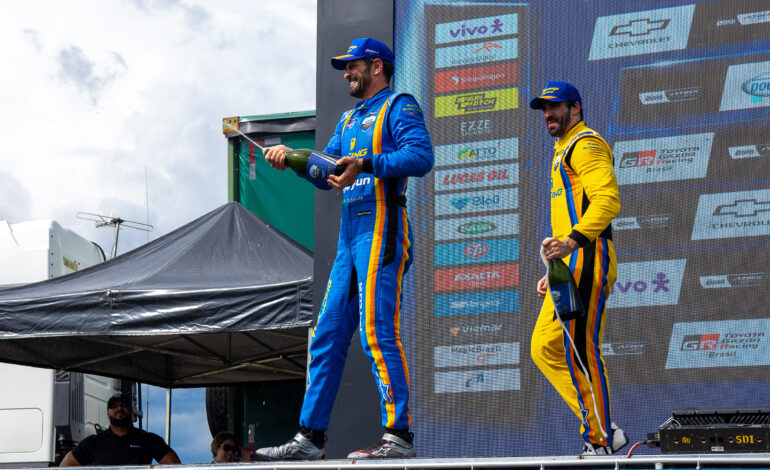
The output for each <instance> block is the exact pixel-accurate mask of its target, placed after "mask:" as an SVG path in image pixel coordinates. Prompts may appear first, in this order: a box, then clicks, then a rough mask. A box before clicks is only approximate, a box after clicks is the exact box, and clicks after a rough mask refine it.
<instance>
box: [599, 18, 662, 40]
mask: <svg viewBox="0 0 770 470" xmlns="http://www.w3.org/2000/svg"><path fill="white" fill-rule="evenodd" d="M670 22H671V20H670V19H669V18H666V19H665V20H651V19H649V18H643V19H640V20H631V22H630V23H628V24H618V25H615V26H613V27H612V31H610V36H622V35H623V34H628V35H629V36H644V35H647V34H650V33H651V32H652V31H658V30H661V29H666V27H667V26H668V24H669V23H670Z"/></svg>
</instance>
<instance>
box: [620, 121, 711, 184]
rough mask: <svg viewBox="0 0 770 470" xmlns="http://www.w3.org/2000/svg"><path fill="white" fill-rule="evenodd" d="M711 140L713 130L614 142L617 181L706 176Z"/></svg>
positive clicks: (638, 182)
mask: <svg viewBox="0 0 770 470" xmlns="http://www.w3.org/2000/svg"><path fill="white" fill-rule="evenodd" d="M713 142H714V133H713V132H707V133H703V134H691V135H680V136H672V137H661V138H657V139H641V140H627V141H619V142H616V143H615V145H614V146H613V154H614V155H615V158H616V163H615V173H616V175H617V178H618V184H619V185H624V184H642V183H659V182H663V181H678V180H687V179H694V178H705V177H706V172H707V170H708V163H709V157H710V155H711V146H712V144H713ZM618 157H620V158H618Z"/></svg>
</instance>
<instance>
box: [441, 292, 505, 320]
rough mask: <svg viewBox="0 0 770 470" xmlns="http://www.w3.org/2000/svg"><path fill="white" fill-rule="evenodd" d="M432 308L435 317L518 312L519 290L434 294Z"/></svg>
mask: <svg viewBox="0 0 770 470" xmlns="http://www.w3.org/2000/svg"><path fill="white" fill-rule="evenodd" d="M433 309H434V311H433V313H434V316H436V317H449V316H453V315H482V314H485V313H512V312H518V311H519V291H516V290H508V291H502V292H472V293H466V294H449V295H436V296H434V297H433Z"/></svg>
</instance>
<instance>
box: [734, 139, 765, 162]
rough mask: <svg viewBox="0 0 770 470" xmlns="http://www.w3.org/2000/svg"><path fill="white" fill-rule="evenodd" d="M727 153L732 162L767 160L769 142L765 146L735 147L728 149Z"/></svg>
mask: <svg viewBox="0 0 770 470" xmlns="http://www.w3.org/2000/svg"><path fill="white" fill-rule="evenodd" d="M727 152H728V153H729V154H730V158H732V159H733V160H739V159H741V158H759V157H763V158H768V157H770V142H768V143H766V144H750V145H736V146H732V147H728V148H727Z"/></svg>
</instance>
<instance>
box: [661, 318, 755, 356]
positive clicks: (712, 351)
mask: <svg viewBox="0 0 770 470" xmlns="http://www.w3.org/2000/svg"><path fill="white" fill-rule="evenodd" d="M767 365H770V319H768V318H761V319H744V320H726V321H708V322H687V323H675V324H674V327H673V329H672V332H671V340H670V342H669V345H668V356H667V358H666V369H696V368H701V367H739V366H767Z"/></svg>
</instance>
